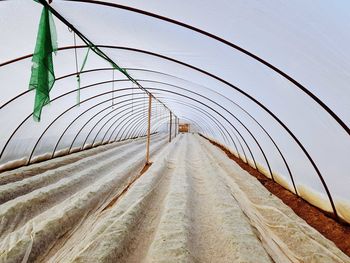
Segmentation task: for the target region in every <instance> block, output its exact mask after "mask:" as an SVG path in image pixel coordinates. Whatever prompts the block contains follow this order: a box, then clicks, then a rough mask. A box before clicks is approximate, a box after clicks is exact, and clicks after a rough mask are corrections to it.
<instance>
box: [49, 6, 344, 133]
mask: <svg viewBox="0 0 350 263" xmlns="http://www.w3.org/2000/svg"><path fill="white" fill-rule="evenodd" d="M76 2H82V3H89V4H96V5H102V6H108V7H113V8H118V9H122V10H127V11H130V12H134V13H137V14H142V15H145V16H148V17H153V18H156V19H159V20H162V21H166V22H168V23H170V24H174V25H177V26H180V27H183V28H186V29H189V30H191V31H194V32H197V33H199V34H201V35H204V36H207V37H209V38H211V39H214V40H216V41H218V42H220V43H223V44H225V45H226V46H229V47H231V48H233V49H235V50H237V51H239V52H241V53H243V54H244V55H247V56H248V57H250V58H252V59H253V60H255V61H258V62H259V63H261V64H262V65H265V66H266V67H268V68H269V69H271V70H273V71H274V72H276V73H277V74H279V75H280V76H282V77H283V78H284V79H286V80H288V81H289V82H291V83H292V84H293V85H295V86H296V87H297V88H298V89H299V90H300V91H302V92H303V93H304V94H306V95H307V96H308V97H310V98H311V99H312V100H313V101H315V102H316V103H317V104H318V105H319V106H321V107H322V108H323V109H324V110H325V111H326V112H327V113H328V114H329V115H330V116H331V117H332V118H333V119H334V120H335V121H336V122H337V123H338V124H339V125H340V126H341V127H342V128H343V129H344V130H345V132H346V133H347V134H348V135H350V128H349V127H348V126H347V125H346V124H345V122H344V121H343V120H342V119H341V118H340V117H339V116H338V115H337V114H336V113H335V112H334V111H332V110H331V109H330V108H329V107H328V106H327V105H326V104H325V103H324V102H323V101H322V100H321V99H320V98H318V97H317V96H316V95H315V94H313V93H312V92H311V91H310V90H308V89H307V88H306V87H304V86H303V85H302V84H301V83H299V82H298V81H297V80H296V79H294V78H292V77H291V76H289V75H288V74H287V73H285V72H284V71H282V70H281V69H279V68H278V67H276V66H274V65H272V64H271V63H269V62H267V61H266V60H264V59H263V58H261V57H259V56H257V55H255V54H253V53H251V52H249V51H248V50H246V49H244V48H242V47H241V46H239V45H237V44H234V43H232V42H230V41H228V40H226V39H223V38H221V37H219V36H217V35H214V34H212V33H209V32H207V31H205V30H202V29H200V28H197V27H194V26H192V25H189V24H185V23H183V22H180V21H177V20H175V19H171V18H169V17H165V16H161V15H157V14H154V13H151V12H148V11H145V10H141V9H137V8H133V7H130V6H124V5H120V4H116V3H109V2H104V1H96V0H76ZM46 5H47V6H49V5H48V4H46ZM50 8H51V10H52V12H53V13H54V14H55V16H57V18H59V19H61V20H62V19H63V20H62V21H63V22H64V23H65V22H68V21H67V20H65V19H64V18H63V17H62V16H61V15H60V14H59V13H58V12H57V11H56V10H55V9H53V8H52V7H51V6H50ZM70 26H72V25H71V24H70ZM72 28H73V29H75V27H74V26H72ZM75 30H76V29H75Z"/></svg>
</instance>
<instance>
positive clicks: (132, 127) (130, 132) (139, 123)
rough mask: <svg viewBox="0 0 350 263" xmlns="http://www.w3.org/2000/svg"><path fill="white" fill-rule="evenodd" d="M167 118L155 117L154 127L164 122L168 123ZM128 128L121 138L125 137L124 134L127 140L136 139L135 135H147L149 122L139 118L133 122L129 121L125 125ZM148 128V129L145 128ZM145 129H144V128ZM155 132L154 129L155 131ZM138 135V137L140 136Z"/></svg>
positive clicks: (153, 120)
mask: <svg viewBox="0 0 350 263" xmlns="http://www.w3.org/2000/svg"><path fill="white" fill-rule="evenodd" d="M166 119H167V117H166V116H154V117H153V119H152V122H155V121H156V123H155V124H153V125H157V124H159V123H161V122H162V121H166ZM125 125H126V127H125V128H124V130H123V132H122V135H121V137H123V134H124V133H125V136H124V137H125V138H133V137H136V134H135V135H134V133H139V135H140V134H146V131H147V120H146V121H145V120H144V119H142V118H140V117H138V119H137V120H135V121H134V122H132V121H131V120H129V121H127V122H126V123H125ZM144 126H146V127H144ZM143 127H144V128H143ZM137 129H139V131H137V132H136V130H137ZM153 132H154V129H153ZM139 135H138V136H139Z"/></svg>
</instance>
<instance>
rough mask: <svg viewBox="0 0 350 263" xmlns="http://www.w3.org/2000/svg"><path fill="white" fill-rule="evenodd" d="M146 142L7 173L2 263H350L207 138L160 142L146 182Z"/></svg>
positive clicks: (2, 179) (1, 194)
mask: <svg viewBox="0 0 350 263" xmlns="http://www.w3.org/2000/svg"><path fill="white" fill-rule="evenodd" d="M144 143H145V141H144V139H139V140H136V141H131V142H124V143H120V144H113V145H108V146H101V147H98V148H96V149H93V150H89V151H85V152H82V153H77V154H74V155H71V156H66V157H63V158H58V159H56V160H52V161H50V162H44V163H42V164H37V165H33V166H30V167H25V168H21V169H18V170H15V171H12V172H7V173H3V174H1V175H0V184H1V186H0V204H1V205H0V240H1V241H0V262H283V263H284V262H350V259H349V258H348V257H347V256H346V255H345V254H343V253H342V252H341V251H340V250H339V249H338V248H337V247H336V246H335V245H334V244H333V243H332V242H330V241H329V240H327V239H325V238H324V237H323V236H322V235H321V234H319V233H318V232H317V231H315V230H314V229H313V228H311V227H310V226H309V225H308V224H306V223H305V222H304V221H303V220H302V219H300V218H299V217H298V216H296V214H295V213H294V212H293V211H292V210H291V209H290V208H289V207H288V206H286V205H285V204H284V203H283V202H281V201H280V200H279V199H278V198H276V197H275V196H273V195H272V194H271V193H270V192H269V191H267V190H266V189H265V188H264V187H263V186H262V185H261V184H260V183H259V181H258V180H256V179H255V178H253V177H251V176H250V175H249V174H248V173H247V172H245V171H244V170H243V169H241V168H240V167H239V166H238V165H237V164H235V163H234V162H232V160H230V159H229V158H228V157H227V156H226V154H225V153H224V152H223V151H221V150H220V149H219V148H217V147H216V146H214V145H212V144H210V143H209V142H208V141H207V140H205V139H203V138H201V137H199V136H196V135H191V134H188V135H180V136H178V137H176V139H175V140H173V142H172V143H171V144H167V143H166V137H164V136H163V137H162V136H154V137H153V138H152V144H151V145H152V148H151V153H152V155H151V156H152V161H153V164H152V165H151V166H150V167H148V169H147V171H145V172H144V173H143V174H142V175H141V176H140V172H141V170H142V168H143V165H144V155H145V149H144ZM72 158H75V159H76V160H75V161H74V162H72V161H71V159H72Z"/></svg>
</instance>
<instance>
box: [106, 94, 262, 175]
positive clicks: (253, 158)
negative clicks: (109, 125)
mask: <svg viewBox="0 0 350 263" xmlns="http://www.w3.org/2000/svg"><path fill="white" fill-rule="evenodd" d="M147 89H149V90H157V91H163V92H169V93H173V94H177V95H179V96H183V97H187V98H188V99H190V100H193V101H196V102H197V103H199V104H201V105H203V106H204V107H207V108H208V109H210V110H211V111H213V112H215V113H216V114H217V115H218V116H220V117H221V118H223V119H224V120H225V121H226V122H227V123H228V124H229V125H230V126H231V127H232V128H233V129H234V130H235V131H236V132H237V133H238V134H239V135H240V137H241V138H242V140H243V142H244V144H245V145H246V147H247V149H248V151H249V153H250V155H251V156H252V160H253V162H254V165H255V167H256V169H257V170H258V166H257V164H256V161H255V157H254V155H253V153H252V151H251V149H250V147H249V145H248V143H247V141H246V140H245V139H244V136H243V135H242V134H241V133H240V132H239V131H238V130H237V128H236V127H235V126H234V125H233V124H232V123H231V122H230V121H229V120H228V119H227V118H226V117H225V116H223V115H222V114H221V113H219V112H218V111H216V110H215V109H213V108H212V107H210V106H208V105H206V104H204V103H203V102H201V101H198V100H196V99H193V98H191V97H189V96H186V95H183V94H180V93H177V92H173V91H168V90H164V89H157V88H147ZM114 131H115V129H114V130H113V132H112V134H113V133H114ZM110 138H111V137H110ZM238 142H239V143H240V141H238ZM240 145H241V143H240ZM241 148H242V150H243V152H244V148H243V146H242V145H241ZM244 155H245V156H246V154H245V152H244ZM246 160H248V159H247V158H246Z"/></svg>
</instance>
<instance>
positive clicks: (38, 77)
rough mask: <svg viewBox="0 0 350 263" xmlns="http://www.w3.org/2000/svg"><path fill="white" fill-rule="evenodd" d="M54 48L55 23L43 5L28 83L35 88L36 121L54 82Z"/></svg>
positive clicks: (30, 87) (55, 47)
mask: <svg viewBox="0 0 350 263" xmlns="http://www.w3.org/2000/svg"><path fill="white" fill-rule="evenodd" d="M56 50H57V41H56V28H55V24H54V22H53V19H52V14H51V12H50V11H49V9H48V7H46V6H44V8H43V11H42V13H41V18H40V23H39V30H38V36H37V39H36V45H35V51H34V55H33V58H32V62H33V65H32V75H31V77H30V83H29V89H30V90H32V89H35V103H34V111H33V117H34V120H36V121H40V117H41V111H42V108H43V107H44V106H45V105H47V104H48V103H49V102H50V94H49V93H50V91H51V89H52V87H53V85H54V83H55V73H54V69H53V60H52V53H53V52H55V51H56Z"/></svg>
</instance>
